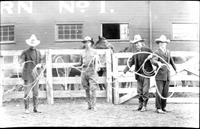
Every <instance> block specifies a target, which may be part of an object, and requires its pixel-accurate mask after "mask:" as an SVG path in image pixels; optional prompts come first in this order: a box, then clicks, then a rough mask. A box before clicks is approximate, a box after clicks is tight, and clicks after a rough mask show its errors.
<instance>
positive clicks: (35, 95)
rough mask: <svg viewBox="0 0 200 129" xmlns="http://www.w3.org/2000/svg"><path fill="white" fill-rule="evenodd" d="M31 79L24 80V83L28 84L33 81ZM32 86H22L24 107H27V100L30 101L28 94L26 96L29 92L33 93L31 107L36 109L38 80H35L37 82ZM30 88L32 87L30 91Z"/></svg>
mask: <svg viewBox="0 0 200 129" xmlns="http://www.w3.org/2000/svg"><path fill="white" fill-rule="evenodd" d="M33 80H34V79H30V80H24V84H25V85H30V84H31V83H32V82H33ZM32 86H33V85H30V86H25V87H24V98H26V99H24V106H25V109H28V108H29V101H30V96H28V94H29V92H32V93H33V107H34V108H35V109H37V107H38V87H39V85H38V82H37V84H36V85H35V86H34V87H33V88H32ZM31 88H32V91H30V90H31ZM29 95H30V94H29ZM27 96H28V97H27Z"/></svg>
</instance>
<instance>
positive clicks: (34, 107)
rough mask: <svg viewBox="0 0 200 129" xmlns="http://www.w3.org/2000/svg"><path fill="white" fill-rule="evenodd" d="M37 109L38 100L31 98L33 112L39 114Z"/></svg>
mask: <svg viewBox="0 0 200 129" xmlns="http://www.w3.org/2000/svg"><path fill="white" fill-rule="evenodd" d="M37 107H38V98H37V97H35V96H33V112H34V113H41V112H40V111H38V110H37Z"/></svg>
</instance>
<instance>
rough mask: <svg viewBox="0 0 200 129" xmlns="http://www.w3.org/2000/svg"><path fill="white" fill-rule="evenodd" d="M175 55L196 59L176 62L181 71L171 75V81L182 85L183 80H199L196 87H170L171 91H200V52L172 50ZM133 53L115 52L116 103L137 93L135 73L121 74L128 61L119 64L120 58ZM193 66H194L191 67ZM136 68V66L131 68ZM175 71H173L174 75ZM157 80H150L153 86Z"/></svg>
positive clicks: (128, 56)
mask: <svg viewBox="0 0 200 129" xmlns="http://www.w3.org/2000/svg"><path fill="white" fill-rule="evenodd" d="M171 54H172V56H173V57H184V56H186V57H194V59H195V61H194V60H193V59H192V60H191V61H192V62H191V61H186V63H184V64H176V67H177V68H178V70H179V71H181V72H179V73H178V74H177V75H176V76H172V77H171V83H173V82H178V83H179V85H181V84H180V83H181V81H182V80H184V81H196V82H198V85H197V86H196V87H182V86H179V87H170V88H169V92H193V93H199V75H196V74H198V71H199V54H198V53H195V52H180V51H176V52H172V53H171ZM132 55H133V53H114V54H113V82H114V88H113V90H114V104H120V103H123V102H125V101H127V100H129V99H130V98H132V97H134V96H136V95H137V88H136V80H135V76H134V73H131V72H127V74H126V75H125V76H121V75H122V72H123V69H124V68H125V65H124V64H126V63H127V62H124V64H122V65H119V59H128V58H130V57H131V56H132ZM191 67H193V68H194V69H193V68H191ZM131 69H133V70H134V66H133V67H132V68H131ZM185 70H188V71H195V72H194V73H195V75H187V74H185V72H186V71H185ZM173 72H174V71H172V72H171V74H172V75H173V74H174V73H173ZM153 81H155V80H150V83H151V86H152V85H154V84H153V83H155V82H153ZM122 83H125V85H122ZM155 91H156V88H155V86H154V87H153V88H150V92H153V93H155Z"/></svg>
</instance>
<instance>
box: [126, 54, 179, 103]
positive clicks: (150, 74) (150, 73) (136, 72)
mask: <svg viewBox="0 0 200 129" xmlns="http://www.w3.org/2000/svg"><path fill="white" fill-rule="evenodd" d="M137 54H149V55H152V56H156V57H158V58H160V59H161V60H162V61H163V62H164V64H163V65H162V66H166V67H167V69H168V70H170V67H169V65H170V64H169V63H168V62H166V61H165V60H164V59H163V58H162V57H160V56H158V55H157V54H154V53H150V52H137V53H134V54H133V55H132V56H134V55H137ZM130 58H131V57H129V58H128V60H127V66H128V68H129V71H130V68H131V67H130V66H129V60H130ZM147 60H150V59H148V58H146V59H145V60H144V62H143V64H142V65H141V66H140V68H139V69H138V70H137V71H131V72H134V73H135V74H137V75H139V76H141V77H144V78H149V79H150V78H155V76H156V75H157V74H158V71H159V70H160V69H161V68H162V66H160V65H159V66H158V68H157V70H152V71H150V72H147V71H146V70H145V68H144V65H145V63H146V62H147ZM140 69H142V71H143V73H144V74H145V75H143V74H140V73H138V72H139V70H140ZM153 74H154V75H153ZM146 75H147V76H146ZM175 75H176V74H175ZM172 76H174V75H172ZM155 87H156V91H157V93H158V95H159V96H160V98H162V99H168V98H170V97H172V96H173V94H174V93H175V92H172V93H171V95H170V96H168V97H164V96H162V95H161V93H160V92H159V90H158V86H157V84H156V83H155Z"/></svg>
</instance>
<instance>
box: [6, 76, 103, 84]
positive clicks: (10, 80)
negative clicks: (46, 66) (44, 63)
mask: <svg viewBox="0 0 200 129" xmlns="http://www.w3.org/2000/svg"><path fill="white" fill-rule="evenodd" d="M65 83H66V84H81V77H53V84H65ZM97 83H106V77H105V76H104V77H98V78H97ZM17 84H18V85H20V84H23V80H22V79H21V78H20V79H18V78H4V80H3V85H17ZM39 84H46V79H45V78H42V79H40V80H39Z"/></svg>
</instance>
